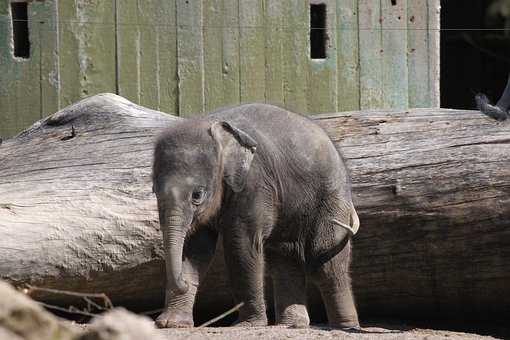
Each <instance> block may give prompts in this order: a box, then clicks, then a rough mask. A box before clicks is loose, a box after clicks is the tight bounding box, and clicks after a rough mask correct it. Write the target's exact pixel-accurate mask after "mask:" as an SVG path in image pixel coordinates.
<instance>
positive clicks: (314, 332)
mask: <svg viewBox="0 0 510 340" xmlns="http://www.w3.org/2000/svg"><path fill="white" fill-rule="evenodd" d="M158 332H159V333H160V334H161V335H163V336H164V338H166V339H176V340H185V339H186V340H219V339H225V340H276V339H303V340H312V339H313V340H315V339H319V340H329V339H367V340H368V339H374V340H375V339H377V340H390V339H391V340H393V339H395V340H397V339H411V340H414V339H416V340H418V339H427V340H435V339H455V340H457V339H458V340H460V339H477V340H478V339H505V338H507V337H506V336H505V335H502V336H503V337H500V335H496V336H484V335H478V334H474V333H463V332H453V331H445V330H432V329H423V328H414V327H410V326H407V325H396V326H395V325H387V324H385V325H382V326H381V325H369V326H367V327H363V329H362V330H361V331H351V332H346V331H341V330H331V329H328V328H325V327H316V326H313V327H310V328H307V329H290V328H284V327H278V326H271V327H256V328H237V327H217V328H213V327H211V328H195V329H161V330H158ZM498 333H500V332H498ZM508 335H510V334H508Z"/></svg>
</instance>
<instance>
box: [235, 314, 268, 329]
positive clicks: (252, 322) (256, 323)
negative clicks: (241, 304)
mask: <svg viewBox="0 0 510 340" xmlns="http://www.w3.org/2000/svg"><path fill="white" fill-rule="evenodd" d="M232 326H234V327H264V326H267V317H266V316H265V315H264V316H263V317H262V316H260V317H255V318H249V319H248V320H237V321H236V322H234V323H233V324H232Z"/></svg>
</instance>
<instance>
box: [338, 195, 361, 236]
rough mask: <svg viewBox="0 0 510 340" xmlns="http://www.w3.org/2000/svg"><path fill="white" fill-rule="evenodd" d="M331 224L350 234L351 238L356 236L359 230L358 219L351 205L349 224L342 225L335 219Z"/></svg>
mask: <svg viewBox="0 0 510 340" xmlns="http://www.w3.org/2000/svg"><path fill="white" fill-rule="evenodd" d="M333 223H335V224H336V225H338V226H340V227H342V228H345V229H347V230H348V231H349V232H350V233H351V237H352V236H354V235H356V233H357V232H358V229H359V217H358V213H357V212H356V209H354V205H353V204H352V203H351V213H350V218H349V224H346V223H342V222H340V221H338V220H336V219H334V220H333Z"/></svg>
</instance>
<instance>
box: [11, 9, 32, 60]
mask: <svg viewBox="0 0 510 340" xmlns="http://www.w3.org/2000/svg"><path fill="white" fill-rule="evenodd" d="M11 19H12V40H13V43H14V56H15V57H19V58H30V40H29V34H28V4H27V3H26V2H11Z"/></svg>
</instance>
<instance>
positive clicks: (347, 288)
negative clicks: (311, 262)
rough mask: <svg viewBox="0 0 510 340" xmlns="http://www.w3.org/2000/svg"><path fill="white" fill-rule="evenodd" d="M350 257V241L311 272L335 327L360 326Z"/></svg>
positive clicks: (330, 323)
mask: <svg viewBox="0 0 510 340" xmlns="http://www.w3.org/2000/svg"><path fill="white" fill-rule="evenodd" d="M350 257H351V246H350V242H348V243H347V245H346V246H345V247H344V249H342V251H340V252H339V253H338V254H336V255H335V256H333V257H332V258H331V259H329V260H328V261H326V262H325V263H323V264H321V265H320V266H319V267H318V268H316V269H314V270H313V271H312V272H311V273H310V274H309V275H310V279H311V281H312V282H313V283H314V284H315V285H316V286H317V288H318V289H319V291H320V294H321V296H322V300H323V302H324V306H325V307H326V313H327V316H328V322H329V325H330V326H331V327H335V328H357V327H359V321H358V313H357V311H356V305H355V303H354V296H353V293H352V288H351V279H350V275H349V265H350Z"/></svg>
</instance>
